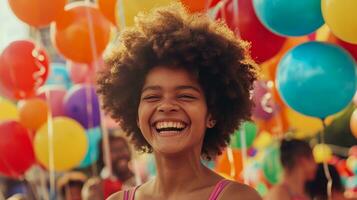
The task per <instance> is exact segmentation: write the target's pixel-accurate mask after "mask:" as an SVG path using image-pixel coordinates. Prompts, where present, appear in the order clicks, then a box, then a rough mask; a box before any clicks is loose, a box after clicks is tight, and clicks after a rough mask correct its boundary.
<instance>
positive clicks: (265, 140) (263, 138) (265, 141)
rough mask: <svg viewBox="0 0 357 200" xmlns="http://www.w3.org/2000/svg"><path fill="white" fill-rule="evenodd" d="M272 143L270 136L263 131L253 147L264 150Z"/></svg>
mask: <svg viewBox="0 0 357 200" xmlns="http://www.w3.org/2000/svg"><path fill="white" fill-rule="evenodd" d="M272 141H273V137H272V136H271V134H270V133H268V132H266V131H263V132H261V133H260V134H259V135H258V136H257V138H256V139H255V140H254V143H253V145H254V147H255V148H257V149H265V148H266V147H268V146H269V145H270V144H271V143H272Z"/></svg>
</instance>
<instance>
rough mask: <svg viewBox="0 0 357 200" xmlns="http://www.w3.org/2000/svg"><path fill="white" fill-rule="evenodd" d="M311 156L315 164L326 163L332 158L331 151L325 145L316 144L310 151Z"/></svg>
mask: <svg viewBox="0 0 357 200" xmlns="http://www.w3.org/2000/svg"><path fill="white" fill-rule="evenodd" d="M312 154H313V155H314V158H315V161H316V162H317V163H323V162H328V161H329V160H330V159H331V158H332V150H331V148H330V147H329V146H327V145H326V144H317V145H316V146H315V147H314V148H313V149H312Z"/></svg>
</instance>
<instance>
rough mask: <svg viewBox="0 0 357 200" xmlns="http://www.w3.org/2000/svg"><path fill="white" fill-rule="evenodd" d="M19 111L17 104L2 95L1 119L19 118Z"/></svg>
mask: <svg viewBox="0 0 357 200" xmlns="http://www.w3.org/2000/svg"><path fill="white" fill-rule="evenodd" d="M18 119H19V113H18V110H17V107H16V105H15V104H13V103H12V102H11V101H9V100H6V99H3V98H1V97H0V121H2V120H18Z"/></svg>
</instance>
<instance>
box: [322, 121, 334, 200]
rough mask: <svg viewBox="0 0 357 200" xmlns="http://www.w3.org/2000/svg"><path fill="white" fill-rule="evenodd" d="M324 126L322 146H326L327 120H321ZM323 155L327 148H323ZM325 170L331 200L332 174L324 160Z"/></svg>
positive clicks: (328, 194)
mask: <svg viewBox="0 0 357 200" xmlns="http://www.w3.org/2000/svg"><path fill="white" fill-rule="evenodd" d="M321 122H322V125H323V130H322V131H321V134H320V137H321V144H322V145H325V137H324V135H325V132H326V122H325V119H324V118H322V119H321ZM322 151H323V153H325V152H324V151H325V148H322ZM323 168H324V173H325V177H326V179H327V198H328V200H331V198H332V184H333V181H332V178H331V174H330V170H329V169H328V163H327V161H326V160H323Z"/></svg>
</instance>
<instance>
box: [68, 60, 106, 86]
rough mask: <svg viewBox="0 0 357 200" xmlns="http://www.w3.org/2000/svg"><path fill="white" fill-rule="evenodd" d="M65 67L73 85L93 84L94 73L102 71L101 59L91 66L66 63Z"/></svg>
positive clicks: (94, 79) (102, 63)
mask: <svg viewBox="0 0 357 200" xmlns="http://www.w3.org/2000/svg"><path fill="white" fill-rule="evenodd" d="M67 66H68V68H69V73H70V76H71V79H72V81H73V83H75V84H79V83H95V81H96V71H98V70H101V69H103V67H104V61H103V59H102V58H99V59H98V60H97V61H96V62H93V63H91V64H85V63H75V62H71V61H69V62H67ZM97 68H98V69H97Z"/></svg>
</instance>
